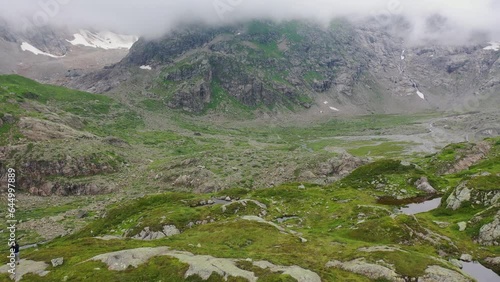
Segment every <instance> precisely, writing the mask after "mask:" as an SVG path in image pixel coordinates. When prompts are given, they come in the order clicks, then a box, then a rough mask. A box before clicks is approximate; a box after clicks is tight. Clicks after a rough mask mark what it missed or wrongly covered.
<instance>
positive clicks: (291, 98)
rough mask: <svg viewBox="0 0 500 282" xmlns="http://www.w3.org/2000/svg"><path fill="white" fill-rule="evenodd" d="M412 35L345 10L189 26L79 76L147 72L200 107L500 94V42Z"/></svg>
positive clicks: (450, 101) (152, 87) (388, 104)
mask: <svg viewBox="0 0 500 282" xmlns="http://www.w3.org/2000/svg"><path fill="white" fill-rule="evenodd" d="M403 29H404V28H403ZM399 32H400V33H401V32H402V31H399ZM403 32H404V31H403ZM402 42H403V37H401V36H398V34H397V33H394V32H392V31H390V30H388V29H387V28H385V27H381V26H378V25H376V24H373V23H366V22H365V23H362V24H352V23H349V22H347V21H342V20H338V21H335V22H332V24H331V25H330V26H328V27H324V26H318V25H315V24H312V23H308V22H302V21H292V22H283V23H279V24H278V23H273V22H265V21H253V22H249V23H246V24H240V25H233V26H226V27H219V28H209V27H199V26H196V27H185V28H182V29H179V30H177V31H175V32H172V33H170V34H168V35H166V36H165V37H163V38H161V39H156V40H151V41H147V40H145V39H141V40H140V41H139V42H137V43H136V44H135V45H134V46H133V47H132V49H131V51H130V53H129V55H128V56H127V57H126V58H125V59H123V60H122V61H121V62H120V63H119V64H116V65H115V66H113V67H111V68H108V69H106V70H103V71H101V72H99V73H94V74H91V75H88V76H86V77H84V78H82V79H79V80H77V81H74V82H73V84H72V86H73V87H78V88H83V89H86V90H91V91H94V92H105V91H110V90H112V89H114V88H117V89H121V90H124V89H127V88H129V87H130V85H128V84H127V81H133V80H134V78H136V77H137V76H138V75H141V77H142V76H147V77H149V78H150V80H149V82H148V83H146V84H145V85H144V86H141V87H143V90H144V91H146V92H151V93H152V94H154V95H155V96H156V99H157V100H158V101H159V102H161V103H163V104H165V105H166V106H168V107H170V108H175V109H184V110H186V111H189V112H195V113H202V112H205V110H207V109H210V108H214V107H215V108H216V106H217V104H219V103H220V101H219V100H218V99H217V96H221V97H222V99H223V100H227V99H235V100H236V101H237V102H238V103H240V104H242V105H244V106H247V107H250V108H258V107H267V108H272V107H274V106H276V105H278V106H286V107H288V108H290V109H293V108H294V107H295V106H298V108H296V109H300V108H310V107H311V106H312V105H315V104H316V105H319V104H321V103H323V102H324V99H325V98H326V99H328V100H329V103H330V104H331V106H332V108H331V109H332V110H333V111H341V112H342V111H344V112H349V111H354V112H356V110H359V111H360V112H405V111H413V112H415V111H422V110H428V109H433V110H436V109H437V110H450V109H459V110H471V109H475V108H477V107H478V106H479V104H480V102H481V101H482V102H484V101H488V100H489V99H496V98H495V97H496V96H495V95H493V94H494V93H495V91H496V90H497V89H499V87H500V84H499V81H498V77H499V75H498V74H499V69H500V68H499V66H500V65H499V64H500V63H499V61H498V58H499V56H500V52H498V51H495V50H485V49H483V48H484V47H485V46H482V45H471V46H451V47H449V46H442V45H435V44H432V43H422V45H421V46H415V45H409V44H405V43H404V42H403V43H402ZM483 45H484V44H483ZM141 66H142V67H143V69H142V70H141V71H139V67H141ZM145 66H147V67H151V68H152V70H148V69H147V68H144V67H145ZM117 91H118V90H117ZM214 92H216V93H218V94H219V95H214ZM470 100H471V101H473V103H469V104H472V105H466V106H464V103H465V102H470ZM486 104H487V103H486ZM464 108H465V109H464Z"/></svg>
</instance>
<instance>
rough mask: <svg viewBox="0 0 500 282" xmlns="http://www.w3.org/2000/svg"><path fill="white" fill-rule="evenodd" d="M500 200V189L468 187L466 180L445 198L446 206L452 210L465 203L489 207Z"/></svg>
mask: <svg viewBox="0 0 500 282" xmlns="http://www.w3.org/2000/svg"><path fill="white" fill-rule="evenodd" d="M499 200H500V189H498V190H483V189H474V188H472V187H470V185H469V183H468V182H467V181H464V182H462V183H460V185H458V186H457V188H455V189H454V190H453V192H452V193H451V194H450V196H448V198H447V199H446V207H447V208H449V209H452V210H457V209H459V208H460V207H461V206H462V205H463V204H465V203H471V204H473V205H481V206H484V207H489V206H492V205H494V204H496V203H497V202H499Z"/></svg>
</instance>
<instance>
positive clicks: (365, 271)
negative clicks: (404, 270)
mask: <svg viewBox="0 0 500 282" xmlns="http://www.w3.org/2000/svg"><path fill="white" fill-rule="evenodd" d="M326 267H336V268H340V269H343V270H346V271H350V272H354V273H357V274H360V275H363V276H366V277H368V278H370V279H386V280H389V281H396V282H399V281H404V280H403V278H401V277H400V276H399V275H398V274H397V273H396V272H395V271H394V270H393V269H390V268H388V267H386V266H382V265H378V264H374V263H368V262H366V261H365V260H364V259H363V258H360V259H355V260H352V261H348V262H341V261H337V260H332V261H329V262H328V263H327V264H326Z"/></svg>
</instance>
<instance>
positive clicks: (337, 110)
mask: <svg viewBox="0 0 500 282" xmlns="http://www.w3.org/2000/svg"><path fill="white" fill-rule="evenodd" d="M330 110H332V111H336V112H340V110H339V109H337V108H335V107H330Z"/></svg>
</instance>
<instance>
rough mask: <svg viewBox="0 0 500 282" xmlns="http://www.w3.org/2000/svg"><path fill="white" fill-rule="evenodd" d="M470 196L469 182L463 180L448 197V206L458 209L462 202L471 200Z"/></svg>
mask: <svg viewBox="0 0 500 282" xmlns="http://www.w3.org/2000/svg"><path fill="white" fill-rule="evenodd" d="M470 198H471V189H469V188H468V187H467V182H463V183H461V184H460V185H458V187H457V188H455V190H454V191H453V192H452V193H451V195H450V196H449V197H448V199H446V207H447V208H449V209H452V210H457V209H459V208H460V206H461V205H462V203H464V202H468V201H470Z"/></svg>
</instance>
